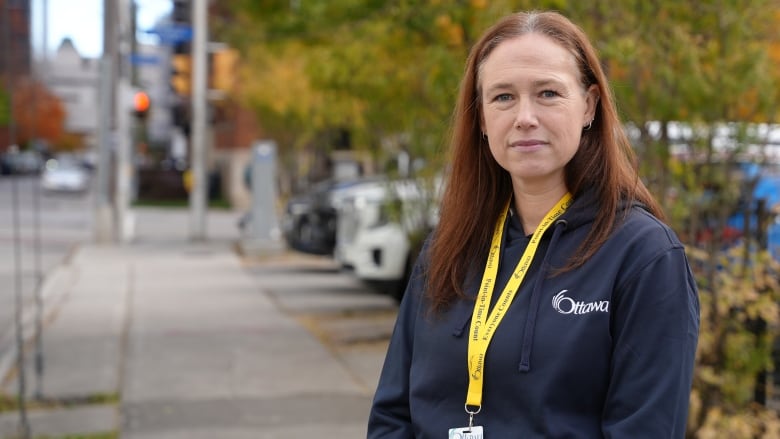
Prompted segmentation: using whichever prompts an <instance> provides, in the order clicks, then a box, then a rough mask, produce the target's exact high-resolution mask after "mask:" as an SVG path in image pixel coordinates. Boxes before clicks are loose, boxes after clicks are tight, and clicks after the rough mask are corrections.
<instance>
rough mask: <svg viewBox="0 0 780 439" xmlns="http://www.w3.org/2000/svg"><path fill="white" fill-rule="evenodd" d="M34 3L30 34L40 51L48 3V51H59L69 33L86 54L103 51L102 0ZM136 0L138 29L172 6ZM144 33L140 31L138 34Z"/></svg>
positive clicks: (36, 0) (161, 0)
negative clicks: (44, 9)
mask: <svg viewBox="0 0 780 439" xmlns="http://www.w3.org/2000/svg"><path fill="white" fill-rule="evenodd" d="M112 1H117V0H112ZM31 3H32V5H31V6H32V9H33V11H32V15H33V22H32V29H31V32H32V35H31V36H32V40H33V42H34V45H35V48H36V53H37V54H40V53H41V52H42V50H43V40H44V29H43V7H44V4H46V3H48V10H49V13H48V17H49V20H48V28H49V29H48V38H47V39H46V40H47V41H48V43H47V45H48V47H47V49H48V52H49V53H53V52H54V51H56V50H57V48H58V47H59V46H60V43H61V42H62V40H63V39H64V38H66V37H70V39H71V40H73V44H74V46H76V49H77V50H78V51H79V53H80V54H81V56H83V57H87V58H95V57H98V56H100V55H101V54H102V53H103V0H32V2H31ZM135 4H136V6H137V9H138V16H137V20H138V21H137V27H138V29H139V30H147V29H150V28H152V27H153V26H154V24H155V22H156V21H157V20H158V19H159V18H160V17H161V16H163V15H165V14H167V13H169V12H170V10H171V2H170V0H135ZM143 36H144V34H143V33H140V35H139V37H141V38H143ZM145 42H146V41H145ZM152 42H153V41H152Z"/></svg>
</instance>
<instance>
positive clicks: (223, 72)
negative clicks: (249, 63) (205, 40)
mask: <svg viewBox="0 0 780 439" xmlns="http://www.w3.org/2000/svg"><path fill="white" fill-rule="evenodd" d="M237 62H238V51H237V50H236V49H221V50H217V51H216V52H213V53H212V54H211V72H210V75H209V77H210V81H211V83H210V88H211V89H213V90H219V91H221V92H223V93H229V92H230V91H231V89H232V88H233V83H234V82H235V74H236V73H235V70H236V64H237Z"/></svg>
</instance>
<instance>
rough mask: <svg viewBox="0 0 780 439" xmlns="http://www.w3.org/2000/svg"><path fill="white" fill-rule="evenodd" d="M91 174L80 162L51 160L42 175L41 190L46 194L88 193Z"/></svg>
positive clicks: (47, 162)
mask: <svg viewBox="0 0 780 439" xmlns="http://www.w3.org/2000/svg"><path fill="white" fill-rule="evenodd" d="M90 180H91V179H90V173H89V170H88V169H87V168H85V167H84V166H83V165H82V164H81V163H80V162H78V161H75V160H68V159H49V160H47V161H46V166H45V167H44V169H43V172H42V173H41V188H42V189H43V190H44V191H46V192H68V193H83V192H86V191H87V189H88V188H89V184H90Z"/></svg>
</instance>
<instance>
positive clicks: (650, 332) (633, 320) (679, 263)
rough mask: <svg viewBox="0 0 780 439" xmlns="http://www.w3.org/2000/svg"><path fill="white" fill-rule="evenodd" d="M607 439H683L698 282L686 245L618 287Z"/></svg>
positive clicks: (659, 257)
mask: <svg viewBox="0 0 780 439" xmlns="http://www.w3.org/2000/svg"><path fill="white" fill-rule="evenodd" d="M613 306H614V308H613V315H612V318H613V320H612V323H611V325H612V341H613V349H612V360H611V368H612V370H611V380H610V384H609V388H608V393H607V399H606V402H605V405H604V415H603V418H602V419H603V421H602V430H603V433H604V437H605V438H626V437H630V438H635V439H636V438H661V437H663V438H683V437H684V436H685V427H686V423H687V418H688V405H689V398H690V391H691V384H692V380H693V367H694V357H695V354H696V345H697V341H698V333H699V298H698V292H697V289H696V283H695V281H694V278H693V275H692V273H691V270H690V267H689V265H688V261H687V258H686V256H685V252H684V249H683V248H682V246H681V245H677V246H674V247H672V248H670V249H667V250H664V251H662V252H661V253H660V254H658V255H657V256H656V257H654V258H652V259H651V260H650V262H649V263H647V264H646V265H645V266H644V267H642V268H641V269H640V270H639V271H638V272H637V273H636V274H635V275H633V276H632V277H631V278H629V279H627V280H626V281H625V282H624V283H623V285H619V286H618V289H617V292H616V296H615V300H614V301H613Z"/></svg>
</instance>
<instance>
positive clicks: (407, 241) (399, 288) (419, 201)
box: [334, 179, 436, 300]
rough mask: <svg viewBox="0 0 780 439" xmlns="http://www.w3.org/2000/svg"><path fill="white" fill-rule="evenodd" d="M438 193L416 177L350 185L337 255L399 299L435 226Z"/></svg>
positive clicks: (340, 222) (362, 277)
mask: <svg viewBox="0 0 780 439" xmlns="http://www.w3.org/2000/svg"><path fill="white" fill-rule="evenodd" d="M431 186H432V187H434V186H433V185H431ZM434 193H435V191H434V190H429V189H427V188H426V185H424V184H423V183H422V182H421V181H419V180H411V179H407V180H388V181H373V182H367V183H364V184H359V185H355V186H353V187H351V188H350V190H349V194H348V195H347V196H345V197H344V199H343V202H342V204H341V206H340V210H339V212H338V223H337V224H338V225H337V227H338V228H337V233H336V247H335V251H334V257H335V258H336V260H337V261H338V262H339V263H340V264H341V265H342V266H343V267H344V268H346V269H349V270H352V271H353V272H354V274H355V276H356V277H357V278H359V279H360V280H362V281H364V282H366V283H368V284H370V285H372V286H373V287H375V288H376V289H378V290H379V291H381V292H383V293H386V294H389V295H391V296H392V297H394V298H395V299H397V300H400V299H401V297H402V295H403V292H404V290H405V288H406V283H407V281H408V278H409V274H410V272H411V268H412V266H413V264H414V261H415V259H416V257H417V254H418V253H419V250H420V246H421V245H422V242H423V240H424V238H425V236H427V234H428V232H429V231H430V230H432V228H433V226H434V225H435V222H436V203H435V199H436V198H435V196H433V194H434Z"/></svg>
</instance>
